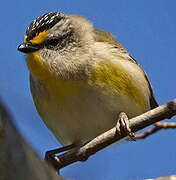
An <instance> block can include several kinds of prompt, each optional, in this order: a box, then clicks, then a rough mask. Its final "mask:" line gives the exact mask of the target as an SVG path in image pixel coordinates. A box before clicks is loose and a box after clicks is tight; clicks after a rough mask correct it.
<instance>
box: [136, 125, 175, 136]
mask: <svg viewBox="0 0 176 180" xmlns="http://www.w3.org/2000/svg"><path fill="white" fill-rule="evenodd" d="M175 128H176V123H175V122H163V123H161V122H157V123H155V127H154V128H153V129H148V130H146V131H145V132H143V133H141V134H137V135H136V136H135V139H145V138H147V137H148V136H150V135H152V134H154V133H156V132H158V131H159V130H161V129H175Z"/></svg>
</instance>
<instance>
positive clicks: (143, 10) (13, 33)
mask: <svg viewBox="0 0 176 180" xmlns="http://www.w3.org/2000/svg"><path fill="white" fill-rule="evenodd" d="M175 7H176V1H175V0H169V1H166V0H147V1H141V0H118V1H100V0H97V1H94V0H89V1H81V0H77V1H76V0H75V1H71V0H64V1H58V0H45V1H41V0H38V1H36V0H30V1H25V0H18V1H10V0H6V1H3V2H1V7H0V27H1V31H0V32H1V45H0V47H1V49H0V52H1V55H0V96H1V97H2V99H3V101H4V102H5V104H6V105H7V106H8V108H9V111H10V112H11V114H12V116H13V118H14V123H15V125H16V126H17V128H18V129H19V130H20V132H21V133H22V134H23V135H24V137H25V138H26V139H27V141H28V142H29V143H30V144H31V145H32V147H33V148H34V149H35V151H36V152H37V153H38V154H39V155H40V156H41V157H42V158H43V157H44V154H45V151H47V150H50V149H53V148H56V147H58V146H60V144H59V143H58V141H57V140H56V139H55V137H54V136H53V135H52V133H51V132H50V131H49V130H48V129H47V127H46V126H45V125H44V123H43V122H42V120H41V119H40V117H39V115H38V114H37V112H36V109H35V107H34V104H33V101H32V97H31V94H30V89H29V80H28V75H29V72H28V69H27V67H26V64H25V57H24V55H23V54H22V53H20V52H18V51H17V47H18V45H19V44H20V43H22V42H23V38H24V34H25V30H26V27H27V26H28V25H29V23H30V22H31V21H32V20H33V19H35V18H36V17H38V16H40V15H42V14H44V13H47V12H50V11H60V12H63V13H70V14H72V13H73V14H80V15H83V16H86V17H87V18H88V19H89V20H91V21H92V22H93V23H94V26H95V27H97V28H99V29H102V30H104V31H107V32H111V33H112V34H114V35H115V36H116V39H117V40H118V41H119V42H120V43H121V44H122V45H123V46H124V47H125V48H126V49H127V50H128V51H129V52H130V53H131V54H132V56H133V57H134V58H135V59H136V60H137V61H138V62H139V63H140V64H141V66H142V67H143V68H144V70H145V71H146V73H147V74H148V76H149V79H150V81H151V83H152V85H153V89H154V92H155V96H156V99H157V101H158V103H159V104H163V103H166V102H168V101H170V100H172V99H173V98H176V93H175V89H176V83H175V82H176V81H175V67H176V57H175V53H176V45H175V42H176V20H175V19H176V11H175ZM172 120H173V121H174V120H175V118H173V119H172ZM175 132H176V130H163V131H160V132H159V133H157V134H154V135H153V136H151V137H149V138H147V139H146V140H138V141H137V142H124V143H122V144H120V145H113V146H111V147H109V148H107V149H105V150H103V151H101V152H99V153H97V154H96V155H94V156H92V157H91V158H90V159H89V160H88V161H87V162H85V163H75V164H73V165H71V166H68V167H66V168H64V169H63V170H61V174H62V175H63V176H64V177H67V178H72V179H76V180H90V179H91V180H98V179H101V180H115V179H118V180H126V179H142V178H151V177H157V176H166V175H169V174H174V173H175V172H176V166H175V160H176V151H175V148H176V143H175V139H176V133H175Z"/></svg>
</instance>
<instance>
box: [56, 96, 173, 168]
mask: <svg viewBox="0 0 176 180" xmlns="http://www.w3.org/2000/svg"><path fill="white" fill-rule="evenodd" d="M174 115H176V99H175V100H173V101H171V102H169V103H168V104H164V105H162V106H159V107H157V108H155V109H153V110H150V111H148V112H146V113H144V114H142V115H140V116H137V117H135V118H132V119H130V120H129V123H130V128H131V130H132V131H133V132H136V131H139V130H141V129H143V128H145V127H147V126H149V125H152V124H154V123H156V122H158V121H161V120H163V119H166V118H171V117H172V116H174ZM125 136H126V135H125V134H119V133H118V132H117V130H116V128H112V129H111V130H109V131H107V132H105V133H103V134H101V135H100V136H98V137H96V138H95V139H93V140H92V141H90V142H89V143H87V144H86V145H84V146H82V147H81V148H79V149H77V150H75V151H68V152H66V153H64V154H62V155H60V156H57V157H56V160H58V166H57V169H61V168H63V167H65V166H67V165H69V164H72V163H74V162H77V161H85V160H87V159H88V158H89V156H91V155H93V154H95V153H96V152H98V151H100V150H101V149H103V148H105V147H107V146H109V145H110V144H113V143H114V142H116V141H119V140H121V139H123V138H124V137H125Z"/></svg>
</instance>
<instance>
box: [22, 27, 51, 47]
mask: <svg viewBox="0 0 176 180" xmlns="http://www.w3.org/2000/svg"><path fill="white" fill-rule="evenodd" d="M47 34H48V30H45V31H43V32H40V33H39V34H36V36H35V37H34V38H33V39H31V40H29V41H30V42H31V43H32V44H41V43H42V42H44V41H45V39H46V36H47ZM26 40H27V35H25V37H24V42H26Z"/></svg>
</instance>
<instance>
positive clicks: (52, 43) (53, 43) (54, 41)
mask: <svg viewBox="0 0 176 180" xmlns="http://www.w3.org/2000/svg"><path fill="white" fill-rule="evenodd" d="M58 43H59V39H56V38H53V39H48V40H47V42H46V45H48V46H56V45H57V44H58Z"/></svg>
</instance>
